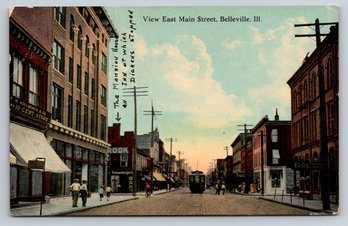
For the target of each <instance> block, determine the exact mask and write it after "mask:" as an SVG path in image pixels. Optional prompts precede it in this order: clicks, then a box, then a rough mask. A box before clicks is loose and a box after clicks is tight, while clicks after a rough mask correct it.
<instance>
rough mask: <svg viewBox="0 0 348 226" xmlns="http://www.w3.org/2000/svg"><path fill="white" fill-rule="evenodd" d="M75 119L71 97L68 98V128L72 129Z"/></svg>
mask: <svg viewBox="0 0 348 226" xmlns="http://www.w3.org/2000/svg"><path fill="white" fill-rule="evenodd" d="M72 119H73V98H72V96H71V95H69V96H68V126H69V127H70V128H72Z"/></svg>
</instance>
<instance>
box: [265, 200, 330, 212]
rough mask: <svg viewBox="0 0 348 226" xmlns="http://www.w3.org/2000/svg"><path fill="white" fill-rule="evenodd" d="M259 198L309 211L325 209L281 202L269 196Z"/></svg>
mask: <svg viewBox="0 0 348 226" xmlns="http://www.w3.org/2000/svg"><path fill="white" fill-rule="evenodd" d="M259 199H262V200H266V201H269V202H275V203H279V204H283V205H285V206H291V207H294V208H298V209H303V210H308V211H313V212H318V213H319V212H323V210H318V209H313V208H310V207H306V206H299V205H295V204H292V203H286V202H280V201H277V200H273V199H267V198H263V197H259ZM330 215H332V214H330Z"/></svg>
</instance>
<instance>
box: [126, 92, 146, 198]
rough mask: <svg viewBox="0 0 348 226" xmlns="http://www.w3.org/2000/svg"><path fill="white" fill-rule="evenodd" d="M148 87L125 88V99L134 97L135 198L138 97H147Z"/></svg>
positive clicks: (133, 156)
mask: <svg viewBox="0 0 348 226" xmlns="http://www.w3.org/2000/svg"><path fill="white" fill-rule="evenodd" d="M147 88H148V87H136V86H134V87H133V88H124V89H123V93H124V94H125V95H123V96H124V97H134V148H133V155H132V168H133V196H137V169H136V156H137V96H147V93H148V91H147V90H146V89H147Z"/></svg>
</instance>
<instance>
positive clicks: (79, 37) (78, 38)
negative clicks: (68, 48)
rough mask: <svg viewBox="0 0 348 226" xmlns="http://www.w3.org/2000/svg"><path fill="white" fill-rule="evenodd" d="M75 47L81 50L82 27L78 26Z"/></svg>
mask: <svg viewBox="0 0 348 226" xmlns="http://www.w3.org/2000/svg"><path fill="white" fill-rule="evenodd" d="M77 40H78V41H77V47H78V48H79V49H80V50H82V27H81V26H79V32H78V33H77Z"/></svg>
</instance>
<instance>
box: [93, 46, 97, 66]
mask: <svg viewBox="0 0 348 226" xmlns="http://www.w3.org/2000/svg"><path fill="white" fill-rule="evenodd" d="M96 60H97V52H96V49H95V45H94V43H93V44H92V63H93V64H95V61H96Z"/></svg>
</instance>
